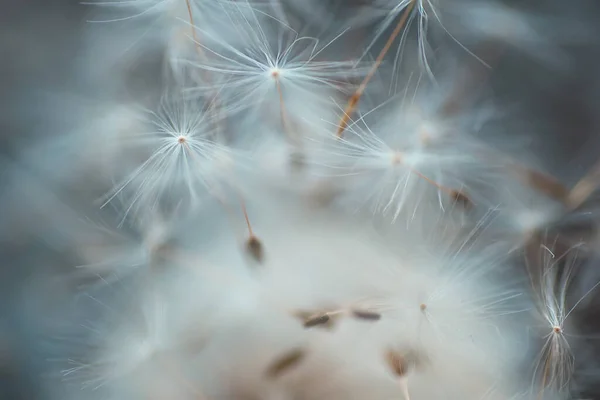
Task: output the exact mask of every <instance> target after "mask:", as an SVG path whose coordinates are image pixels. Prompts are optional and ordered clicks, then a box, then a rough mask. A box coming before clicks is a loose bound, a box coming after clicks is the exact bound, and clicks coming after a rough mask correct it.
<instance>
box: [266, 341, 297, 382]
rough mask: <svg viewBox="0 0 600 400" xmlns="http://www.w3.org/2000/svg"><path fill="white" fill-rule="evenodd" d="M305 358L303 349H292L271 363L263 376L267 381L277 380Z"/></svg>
mask: <svg viewBox="0 0 600 400" xmlns="http://www.w3.org/2000/svg"><path fill="white" fill-rule="evenodd" d="M305 357H306V351H305V350H304V349H300V348H298V349H293V350H291V351H289V352H287V353H285V354H284V355H283V356H281V357H279V358H277V359H276V360H275V361H273V363H271V365H270V366H269V367H268V368H267V371H266V373H265V375H266V376H267V378H269V379H276V378H279V377H280V376H281V375H283V374H284V373H286V372H287V371H289V370H290V369H291V368H294V367H296V366H297V365H298V364H299V363H300V362H302V360H304V358H305Z"/></svg>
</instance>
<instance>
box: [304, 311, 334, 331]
mask: <svg viewBox="0 0 600 400" xmlns="http://www.w3.org/2000/svg"><path fill="white" fill-rule="evenodd" d="M329 320H330V318H329V315H327V314H323V315H317V316H314V317H311V318H309V319H307V320H306V321H305V322H304V327H305V328H312V327H315V326H318V325H327V324H328V323H329Z"/></svg>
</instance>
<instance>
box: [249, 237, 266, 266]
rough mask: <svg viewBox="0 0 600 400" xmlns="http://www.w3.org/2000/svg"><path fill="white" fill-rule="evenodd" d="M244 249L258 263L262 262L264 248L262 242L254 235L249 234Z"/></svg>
mask: <svg viewBox="0 0 600 400" xmlns="http://www.w3.org/2000/svg"><path fill="white" fill-rule="evenodd" d="M246 249H247V250H248V253H249V254H250V255H251V256H252V258H254V260H255V261H256V262H258V263H262V262H263V260H264V249H263V245H262V242H261V241H260V240H259V239H258V238H257V237H256V236H250V237H249V238H248V241H247V242H246Z"/></svg>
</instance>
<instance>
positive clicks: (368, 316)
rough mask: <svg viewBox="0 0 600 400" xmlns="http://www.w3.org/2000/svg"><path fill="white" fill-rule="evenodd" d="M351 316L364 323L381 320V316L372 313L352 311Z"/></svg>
mask: <svg viewBox="0 0 600 400" xmlns="http://www.w3.org/2000/svg"><path fill="white" fill-rule="evenodd" d="M352 315H353V316H354V317H355V318H357V319H361V320H365V321H379V320H380V319H381V314H379V313H377V312H374V311H365V310H353V311H352Z"/></svg>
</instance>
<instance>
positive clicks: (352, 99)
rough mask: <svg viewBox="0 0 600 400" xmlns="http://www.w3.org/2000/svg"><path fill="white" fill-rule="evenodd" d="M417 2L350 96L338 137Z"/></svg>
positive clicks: (406, 11) (412, 2)
mask: <svg viewBox="0 0 600 400" xmlns="http://www.w3.org/2000/svg"><path fill="white" fill-rule="evenodd" d="M415 3H416V0H412V1H411V2H410V3H409V4H408V5H407V6H406V8H405V9H404V12H403V13H402V17H401V18H400V21H398V24H397V25H396V28H395V29H394V31H393V32H392V34H391V35H390V37H389V38H388V40H387V42H386V43H385V46H383V49H381V51H380V52H379V55H378V56H377V58H376V59H375V63H374V64H373V67H371V70H370V71H369V73H368V74H367V76H365V78H364V79H363V81H362V82H361V84H360V86H359V87H358V89H356V91H355V92H354V94H353V95H352V97H350V100H349V101H348V104H347V105H346V109H345V110H344V115H343V116H342V118H341V119H340V122H339V125H338V129H337V137H338V138H341V137H342V136H343V134H344V131H345V130H346V128H347V127H348V121H350V118H351V117H352V114H354V111H355V110H356V107H357V106H358V102H359V101H360V98H361V96H362V95H363V93H364V91H365V89H366V88H367V85H368V84H369V82H370V81H371V79H372V78H373V76H375V73H376V72H377V70H378V69H379V66H380V65H381V63H382V62H383V59H384V58H385V56H386V54H387V52H388V51H389V50H390V47H392V44H393V43H394V40H396V38H397V37H398V35H399V34H400V32H401V31H402V28H404V26H405V25H406V21H407V20H408V16H409V15H410V13H411V11H412V9H413V8H414V6H415Z"/></svg>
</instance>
